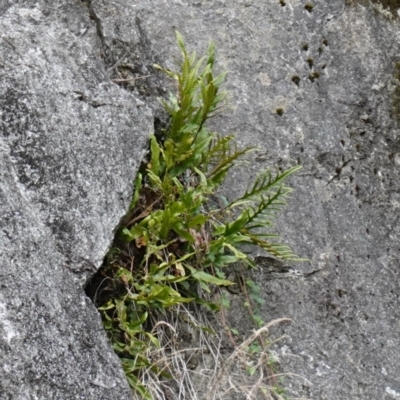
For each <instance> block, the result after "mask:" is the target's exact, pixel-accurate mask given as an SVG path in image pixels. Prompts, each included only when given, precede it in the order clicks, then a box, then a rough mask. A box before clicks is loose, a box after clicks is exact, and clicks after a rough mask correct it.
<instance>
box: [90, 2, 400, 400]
mask: <svg viewBox="0 0 400 400" xmlns="http://www.w3.org/2000/svg"><path fill="white" fill-rule="evenodd" d="M280 3H285V5H284V6H282V5H281V4H280ZM346 3H347V4H346ZM362 3H363V4H358V5H357V4H356V2H352V1H349V2H345V1H342V0H331V1H329V2H324V1H315V2H313V4H314V7H313V9H312V10H306V9H305V4H306V2H305V1H300V0H287V1H285V2H279V1H268V2H267V1H258V0H257V1H256V0H238V1H235V2H232V1H227V0H211V1H202V0H192V1H190V0H189V1H178V0H168V1H167V0H142V1H140V2H130V1H118V2H111V1H110V2H108V1H104V0H103V1H96V2H93V6H92V7H93V10H94V12H95V13H96V15H97V18H98V19H99V20H100V21H101V22H102V26H103V28H104V31H103V33H104V36H105V38H106V40H107V41H108V42H109V43H111V40H112V38H118V39H119V40H121V41H123V42H124V43H126V46H134V44H135V43H138V37H139V36H140V35H139V33H138V32H140V30H139V28H138V26H134V22H133V21H140V29H141V32H142V34H144V35H145V37H146V42H145V43H146V44H145V46H148V45H150V46H151V48H152V50H153V51H154V52H155V54H159V59H160V60H162V63H163V65H165V66H167V67H172V66H173V65H174V61H175V60H176V58H177V55H178V53H177V51H176V46H175V38H174V30H175V29H178V30H179V31H180V32H181V33H182V34H183V35H184V37H185V38H186V41H187V44H188V47H189V48H191V49H196V50H198V51H200V52H202V51H204V49H205V48H206V45H207V43H208V41H209V40H210V39H213V40H214V41H215V42H216V47H217V49H218V62H219V68H220V69H221V70H228V71H230V74H229V78H228V90H229V92H230V103H231V110H230V112H228V113H226V115H225V116H223V117H221V118H220V119H219V120H218V121H217V120H216V121H215V122H214V123H215V126H216V128H217V129H218V130H219V131H223V132H226V133H236V135H237V138H238V140H239V142H240V143H241V144H243V145H259V146H260V150H259V152H258V154H257V155H256V157H255V160H254V163H252V164H251V167H250V168H249V169H247V170H245V171H239V172H238V173H237V174H236V175H235V176H233V178H232V179H231V181H230V182H229V183H228V184H229V194H230V195H233V194H234V193H235V192H236V193H239V192H241V191H242V190H243V188H244V187H246V184H247V182H248V181H249V179H251V178H252V177H254V175H255V173H256V172H257V171H258V170H259V169H261V168H264V167H267V166H269V165H278V166H280V167H281V168H286V167H288V166H290V165H294V164H297V163H299V164H302V165H303V170H302V171H301V172H300V173H299V174H298V176H297V177H294V178H293V179H292V183H293V185H294V187H295V188H296V189H297V190H296V192H295V194H294V195H293V197H292V200H291V203H290V207H289V209H288V211H287V212H286V213H285V215H284V216H283V217H282V218H280V220H279V223H278V227H279V230H280V232H281V233H282V235H283V236H284V238H285V239H286V240H287V242H289V243H290V244H291V245H292V246H293V248H294V249H295V250H296V251H297V252H298V253H299V254H300V255H303V256H306V257H308V258H310V260H311V261H310V262H309V263H304V264H302V265H295V266H292V267H293V268H295V269H297V270H299V272H298V273H294V274H282V276H283V277H282V278H280V279H279V278H277V277H276V275H277V274H274V276H273V277H272V276H271V274H270V273H269V272H268V268H265V269H263V268H262V266H261V267H260V268H261V269H260V271H259V272H258V274H256V277H257V279H258V280H259V282H260V283H261V284H262V285H263V287H264V294H265V299H266V304H265V306H264V307H263V314H264V318H265V319H266V320H267V321H268V320H270V319H274V318H277V317H289V318H292V319H293V320H294V321H295V323H294V324H293V325H291V326H289V325H286V326H285V327H283V328H282V330H283V331H284V332H285V333H287V334H289V335H290V336H291V337H292V342H291V343H287V344H285V346H283V347H282V348H281V349H280V352H281V353H282V356H281V363H282V368H283V370H284V372H286V373H288V374H290V373H293V374H299V375H301V376H304V378H306V380H302V379H293V381H290V382H289V381H288V382H287V385H288V393H289V394H292V395H293V396H298V397H300V396H303V397H309V398H312V399H318V400H323V399H326V400H328V399H329V400H348V399H352V400H353V399H359V400H365V399H371V400H372V399H394V398H396V396H400V381H399V376H400V375H399V367H398V366H399V365H400V353H399V352H398V348H399V346H400V333H399V332H400V331H399V323H398V321H399V320H400V318H399V297H398V293H399V290H398V287H399V283H400V282H399V280H400V279H399V270H400V269H399V268H400V265H399V243H400V228H399V219H400V212H399V204H400V198H399V196H400V183H399V182H400V179H399V178H400V176H399V175H400V172H399V164H400V153H399V152H400V147H399V125H398V121H397V118H396V115H395V113H394V110H393V107H392V104H393V96H392V93H393V91H394V90H395V85H396V82H394V81H393V74H394V67H395V63H396V62H398V61H399V55H398V43H399V38H400V28H399V25H398V22H397V21H396V20H395V19H393V18H391V17H390V18H389V17H388V13H385V12H384V11H383V12H381V11H380V10H383V9H382V8H379V7H376V4H374V5H369V4H367V3H366V2H362ZM375 3H376V2H375ZM116 13H117V14H118V16H116ZM121 27H124V28H121ZM127 27H130V28H129V30H130V32H131V34H129V33H127V31H126V29H128V28H127ZM135 35H136V36H135ZM296 82H297V83H296ZM277 109H282V111H283V114H282V115H281V116H280V115H278V114H277ZM235 310H237V309H236V308H235ZM235 317H236V318H235ZM231 319H232V320H233V321H234V320H235V319H236V322H237V324H238V325H239V326H242V325H241V323H242V321H243V320H244V319H245V318H244V316H243V319H241V318H240V315H235V314H233V315H232V316H231ZM285 354H286V355H285ZM309 382H310V384H309Z"/></svg>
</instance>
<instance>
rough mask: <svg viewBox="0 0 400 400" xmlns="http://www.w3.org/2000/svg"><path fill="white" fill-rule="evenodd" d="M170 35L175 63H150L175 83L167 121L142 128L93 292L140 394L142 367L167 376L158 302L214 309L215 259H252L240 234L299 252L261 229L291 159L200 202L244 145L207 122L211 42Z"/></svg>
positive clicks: (272, 248) (218, 81)
mask: <svg viewBox="0 0 400 400" xmlns="http://www.w3.org/2000/svg"><path fill="white" fill-rule="evenodd" d="M177 43H178V47H179V49H180V52H181V56H182V62H181V64H180V70H179V71H178V72H172V71H169V70H165V69H163V68H161V67H160V66H157V68H159V69H160V70H161V71H163V72H164V73H166V74H167V75H168V76H169V77H170V78H171V79H173V80H174V81H175V83H176V88H177V89H176V93H174V94H170V96H169V98H168V100H163V101H162V102H163V105H164V107H165V110H166V111H167V112H168V114H169V116H170V123H169V128H168V129H167V131H166V132H164V135H158V136H156V135H151V137H150V160H149V161H147V163H144V164H143V165H142V168H141V171H140V173H139V174H138V176H137V178H136V181H135V192H134V194H133V198H132V202H131V205H130V208H129V211H128V213H127V215H126V217H125V218H124V221H123V225H122V226H121V229H120V230H119V236H118V237H117V239H116V241H115V244H114V248H113V251H112V252H111V253H110V256H109V257H108V261H107V265H106V266H105V268H104V270H103V272H102V273H103V275H104V276H105V277H106V278H110V279H103V281H102V282H103V286H102V288H101V289H100V291H99V292H100V294H99V296H98V298H97V299H96V300H97V301H96V303H97V305H98V306H99V310H100V311H101V313H102V317H103V321H104V326H105V329H106V330H107V332H108V333H109V336H110V338H111V341H112V343H113V348H114V350H115V351H116V352H117V353H118V354H119V356H120V357H121V360H122V364H123V367H124V370H125V373H126V375H127V378H128V381H129V383H130V385H131V386H132V388H134V389H135V390H136V391H137V392H138V393H140V394H141V395H142V397H143V398H146V399H151V398H152V396H151V394H150V392H149V390H148V388H146V385H145V384H144V383H143V382H142V381H141V376H142V375H141V374H142V372H143V371H144V370H149V369H150V370H152V371H153V373H154V374H156V375H164V376H168V372H167V370H166V369H163V368H161V367H159V366H157V363H155V362H153V361H152V360H151V357H150V353H151V349H152V348H157V347H158V346H159V341H158V338H157V337H156V336H155V335H154V334H153V333H152V327H153V326H154V324H155V322H156V321H157V320H158V319H159V318H161V317H160V316H162V315H165V313H166V310H173V309H174V307H176V306H177V305H179V304H180V303H188V302H193V301H195V302H197V303H199V304H201V305H204V306H206V307H208V308H209V309H210V310H214V311H215V310H218V309H219V305H218V304H215V303H213V302H212V301H210V299H209V298H208V297H207V293H210V292H211V291H212V288H213V286H228V285H232V284H233V282H231V281H229V280H227V279H226V277H225V274H224V268H225V267H226V266H227V265H229V264H232V263H237V262H243V263H245V264H247V265H248V266H254V261H253V260H252V259H251V257H250V256H249V255H248V254H245V253H244V252H243V251H242V249H241V246H242V245H243V244H246V245H253V246H259V247H261V248H263V249H264V250H266V251H267V252H269V253H270V254H272V255H273V256H275V257H278V258H282V259H287V260H299V258H298V257H297V256H296V255H295V254H294V253H293V251H292V250H291V249H290V248H289V247H288V246H287V245H284V244H281V243H280V242H279V236H278V235H277V234H274V233H271V232H270V229H271V227H272V225H273V221H274V217H275V215H276V213H279V212H281V210H282V209H283V207H284V206H285V204H286V203H285V201H286V198H287V196H288V194H289V193H290V192H291V189H290V188H289V187H287V186H286V185H285V181H286V179H287V178H288V177H289V176H290V175H292V174H293V173H295V172H296V171H297V170H298V169H299V168H300V167H299V166H295V167H292V168H290V169H288V170H287V171H284V172H279V171H277V172H275V173H273V172H271V171H269V170H268V171H263V172H261V173H260V174H259V175H258V176H257V177H256V179H255V181H254V183H253V184H252V185H251V186H250V187H249V188H248V189H247V190H246V192H245V193H244V194H243V195H242V196H241V197H239V198H238V199H236V200H234V201H231V202H228V203H227V204H226V205H225V206H224V207H222V208H215V207H214V208H211V207H209V203H210V197H211V196H212V195H214V194H215V191H216V189H217V188H218V187H219V186H220V185H221V184H222V183H223V182H224V179H225V177H226V176H227V174H228V172H229V171H230V170H231V169H232V168H233V167H234V166H235V165H237V164H239V163H241V162H243V157H244V156H245V155H246V154H248V153H249V152H251V151H252V150H253V149H252V148H244V149H239V148H237V146H236V144H235V142H234V136H233V135H230V136H221V135H218V134H216V133H214V132H212V131H210V130H209V128H208V127H207V121H208V120H209V119H210V118H212V117H214V116H215V115H217V114H219V113H220V112H221V111H222V110H223V105H222V104H223V100H224V99H225V97H226V94H225V93H224V92H222V91H221V90H220V89H221V85H222V84H223V83H224V80H225V78H226V73H222V74H219V75H217V76H215V74H214V62H215V48H214V45H213V44H212V43H211V44H210V45H209V47H208V51H207V55H206V56H204V57H202V58H200V59H197V57H196V54H195V53H192V54H189V53H188V52H187V50H186V47H185V44H184V41H183V38H182V36H181V35H180V34H179V33H177ZM160 136H162V137H160ZM232 215H236V217H234V218H232ZM104 282H105V283H104ZM193 287H197V288H201V290H193Z"/></svg>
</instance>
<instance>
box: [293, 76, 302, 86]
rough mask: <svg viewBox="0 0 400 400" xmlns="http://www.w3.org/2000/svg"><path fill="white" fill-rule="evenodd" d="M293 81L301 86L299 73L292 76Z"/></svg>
mask: <svg viewBox="0 0 400 400" xmlns="http://www.w3.org/2000/svg"><path fill="white" fill-rule="evenodd" d="M292 82H293V83H295V84H296V85H297V86H300V78H299V77H298V76H297V75H294V76H292Z"/></svg>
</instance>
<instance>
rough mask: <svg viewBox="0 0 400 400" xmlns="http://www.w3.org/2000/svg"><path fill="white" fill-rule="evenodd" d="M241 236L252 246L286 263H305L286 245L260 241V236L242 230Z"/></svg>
mask: <svg viewBox="0 0 400 400" xmlns="http://www.w3.org/2000/svg"><path fill="white" fill-rule="evenodd" d="M242 234H244V235H245V236H247V237H248V238H249V240H250V241H251V243H252V244H253V245H255V246H258V247H261V248H262V249H264V250H265V251H267V252H268V253H269V254H271V255H273V256H275V257H277V258H280V259H282V260H287V261H305V259H303V258H300V257H299V256H297V255H296V254H295V253H294V252H293V250H292V249H291V248H290V247H289V246H287V245H284V244H280V243H272V242H269V241H267V240H265V239H261V238H260V236H258V235H254V234H252V233H250V232H248V231H246V230H243V231H242ZM275 237H276V238H279V235H275Z"/></svg>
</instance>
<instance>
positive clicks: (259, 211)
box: [246, 186, 290, 231]
mask: <svg viewBox="0 0 400 400" xmlns="http://www.w3.org/2000/svg"><path fill="white" fill-rule="evenodd" d="M289 192H290V189H288V188H285V187H283V186H280V187H279V188H278V190H277V191H276V193H275V194H273V195H272V196H266V197H262V199H261V200H260V201H259V202H258V203H257V205H256V207H250V210H249V211H248V212H249V218H248V221H247V223H246V229H247V230H249V231H250V230H252V229H257V228H266V227H267V226H271V225H272V223H273V218H274V216H275V215H274V214H275V213H277V212H281V211H282V210H283V207H284V206H285V205H286V202H285V201H284V198H285V197H286V196H287V194H288V193H289Z"/></svg>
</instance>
